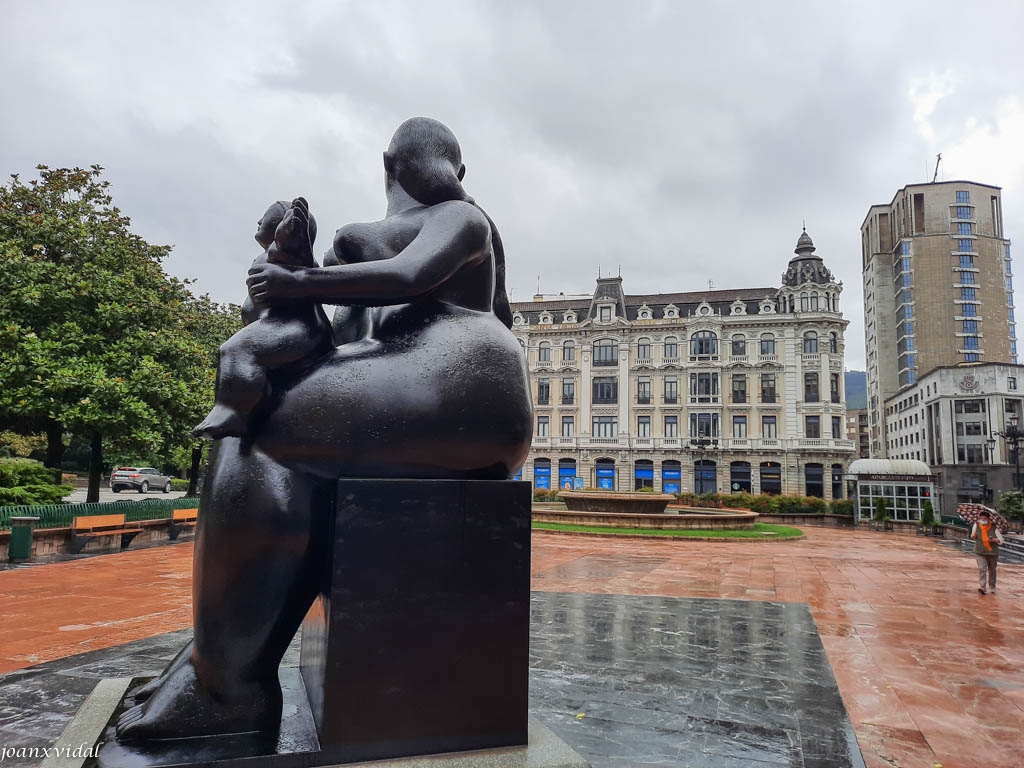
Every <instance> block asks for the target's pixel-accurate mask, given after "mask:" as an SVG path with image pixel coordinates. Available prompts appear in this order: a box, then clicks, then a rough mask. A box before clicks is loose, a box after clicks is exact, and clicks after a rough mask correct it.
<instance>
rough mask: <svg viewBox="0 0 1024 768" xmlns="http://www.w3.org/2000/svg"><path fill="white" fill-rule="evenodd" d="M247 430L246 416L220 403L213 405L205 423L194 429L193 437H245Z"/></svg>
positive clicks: (212, 438) (215, 438)
mask: <svg viewBox="0 0 1024 768" xmlns="http://www.w3.org/2000/svg"><path fill="white" fill-rule="evenodd" d="M247 431H248V430H247V429H246V418H245V417H244V416H243V415H242V414H240V413H239V412H238V411H236V410H235V409H234V408H231V407H229V406H227V405H221V404H220V403H218V404H217V405H215V406H213V410H212V411H210V415H209V416H207V417H206V418H205V419H203V423H202V424H200V425H199V426H198V427H196V428H195V429H193V430H192V437H208V438H209V439H211V440H220V439H221V438H222V437H244V436H245V434H246V432H247Z"/></svg>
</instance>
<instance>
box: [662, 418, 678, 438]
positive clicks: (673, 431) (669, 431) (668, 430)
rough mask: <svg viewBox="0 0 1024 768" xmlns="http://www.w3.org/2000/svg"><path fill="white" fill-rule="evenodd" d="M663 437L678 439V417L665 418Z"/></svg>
mask: <svg viewBox="0 0 1024 768" xmlns="http://www.w3.org/2000/svg"><path fill="white" fill-rule="evenodd" d="M665 437H679V417H678V416H666V417H665Z"/></svg>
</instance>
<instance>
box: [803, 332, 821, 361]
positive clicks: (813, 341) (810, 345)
mask: <svg viewBox="0 0 1024 768" xmlns="http://www.w3.org/2000/svg"><path fill="white" fill-rule="evenodd" d="M817 351H818V334H817V333H815V332H814V331H808V332H807V333H805V334H804V354H805V355H813V354H815V353H817Z"/></svg>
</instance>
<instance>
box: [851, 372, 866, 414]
mask: <svg viewBox="0 0 1024 768" xmlns="http://www.w3.org/2000/svg"><path fill="white" fill-rule="evenodd" d="M846 407H847V408H867V407H868V374H867V371H847V372H846Z"/></svg>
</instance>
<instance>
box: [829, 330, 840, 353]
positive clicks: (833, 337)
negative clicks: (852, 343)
mask: <svg viewBox="0 0 1024 768" xmlns="http://www.w3.org/2000/svg"><path fill="white" fill-rule="evenodd" d="M828 351H829V352H831V353H832V354H833V355H834V354H836V353H837V352H839V334H837V333H836V332H835V331H832V333H830V334H829V335H828Z"/></svg>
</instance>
